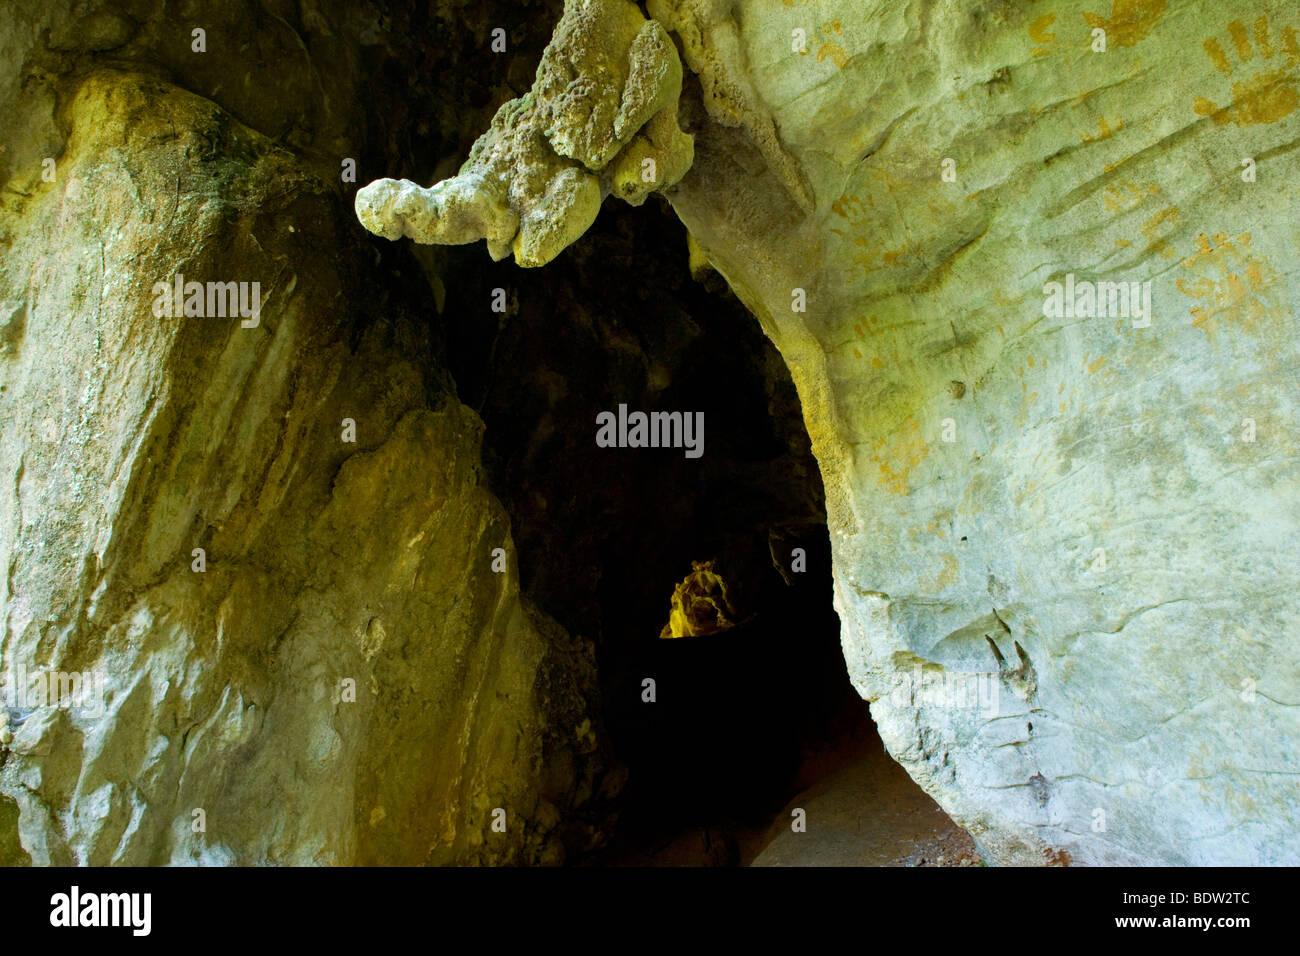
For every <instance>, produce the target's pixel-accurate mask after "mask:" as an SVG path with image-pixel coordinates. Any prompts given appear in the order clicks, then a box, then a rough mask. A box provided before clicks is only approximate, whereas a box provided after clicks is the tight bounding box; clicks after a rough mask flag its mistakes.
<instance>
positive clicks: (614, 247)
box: [422, 197, 946, 865]
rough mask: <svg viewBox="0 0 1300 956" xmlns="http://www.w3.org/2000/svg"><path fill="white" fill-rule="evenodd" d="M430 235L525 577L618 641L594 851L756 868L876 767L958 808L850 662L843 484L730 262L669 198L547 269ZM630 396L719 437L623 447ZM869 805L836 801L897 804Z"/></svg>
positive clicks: (606, 669) (606, 858)
mask: <svg viewBox="0 0 1300 956" xmlns="http://www.w3.org/2000/svg"><path fill="white" fill-rule="evenodd" d="M422 254H423V255H428V256H432V257H434V258H435V259H437V260H438V261H435V262H433V263H431V270H430V271H432V272H433V274H435V275H436V274H442V275H448V276H454V277H455V279H454V281H453V282H448V283H446V284H445V288H444V289H443V290H441V291H443V292H445V300H444V301H443V302H442V303H441V305H440V312H441V316H440V318H439V320H438V322H439V326H440V328H441V329H442V331H443V335H444V336H445V345H446V352H447V357H448V363H447V364H448V367H449V368H450V370H451V372H452V374H453V376H454V378H455V380H456V383H457V388H458V391H459V395H460V398H461V400H462V401H463V402H464V403H465V404H467V405H469V406H470V407H472V408H474V409H476V410H477V411H478V413H479V414H480V416H481V417H482V418H483V420H484V422H485V423H486V426H487V428H486V434H485V439H484V449H483V462H484V466H485V469H486V471H487V474H488V482H489V485H490V486H491V487H492V489H493V491H494V492H495V493H496V494H497V495H498V496H499V497H500V498H501V500H502V501H503V503H504V504H505V506H506V508H507V510H508V511H509V513H510V517H511V525H512V531H513V535H514V540H515V544H516V547H517V549H518V565H519V570H520V577H521V584H522V587H523V590H524V592H525V593H526V594H527V595H528V596H529V597H530V598H531V599H532V600H533V601H535V602H536V603H537V604H538V605H539V606H540V607H541V608H543V609H544V610H545V611H546V612H547V613H549V614H550V615H551V616H553V617H554V618H555V619H556V620H558V621H559V622H560V624H562V625H563V626H564V627H565V628H566V629H567V630H568V631H569V632H570V634H575V635H581V636H583V637H585V638H588V639H590V640H592V641H593V642H594V644H595V648H596V657H597V665H598V671H599V685H600V688H599V689H600V698H601V700H600V712H601V721H600V724H601V727H600V728H599V730H600V732H601V735H602V737H603V739H604V740H605V743H606V745H607V746H608V748H609V750H610V753H609V754H608V757H609V761H610V768H611V769H610V771H609V773H608V774H607V775H606V779H605V781H604V784H603V785H602V787H601V792H602V794H604V795H605V797H606V798H607V799H606V802H605V805H604V807H603V811H602V812H603V813H604V815H603V817H602V820H601V823H600V824H599V826H600V828H601V830H602V832H603V833H604V834H605V836H606V837H607V838H608V839H607V841H606V842H605V844H604V845H603V846H596V847H592V846H588V847H584V848H580V849H578V850H577V851H576V852H571V853H570V854H569V859H570V861H577V862H590V863H604V864H620V863H629V864H637V863H641V864H701V865H703V864H713V865H718V864H721V865H728V864H747V863H750V862H754V861H758V862H764V859H763V853H764V847H765V846H768V845H769V844H770V845H771V846H772V847H773V848H774V849H773V852H774V853H776V857H775V858H774V861H776V862H779V861H780V860H781V859H782V858H783V857H782V854H785V855H786V856H789V854H790V853H791V852H793V851H795V850H796V849H797V847H796V846H795V845H791V846H786V845H785V843H783V842H782V840H781V837H780V834H781V833H793V830H792V828H791V823H792V822H793V821H792V818H791V817H790V812H791V810H790V808H789V807H788V806H787V805H788V804H789V803H790V801H791V800H792V799H794V798H795V797H796V796H797V795H799V794H800V793H801V792H805V791H807V790H808V788H810V787H816V786H818V785H825V784H826V783H827V781H830V780H832V779H833V777H834V775H835V774H837V773H841V772H844V771H846V770H847V769H851V768H853V767H858V768H862V767H864V766H866V764H867V762H869V761H872V760H876V761H877V762H878V763H879V764H880V765H881V766H884V765H888V767H892V769H893V771H894V772H896V774H897V777H901V781H902V782H905V784H906V785H907V786H910V788H911V790H912V791H913V792H914V795H920V797H921V798H922V800H923V801H924V803H923V804H918V805H919V806H921V808H922V810H924V811H925V812H926V813H930V812H932V811H933V812H937V808H936V807H934V806H933V804H932V803H931V802H930V801H929V799H928V798H927V797H924V795H923V794H921V792H920V790H919V789H918V788H916V787H915V785H914V784H912V782H911V781H910V779H908V778H907V776H906V774H905V773H904V772H903V771H902V769H901V768H899V767H898V766H897V765H896V764H893V762H892V761H890V760H889V759H888V757H887V756H885V755H884V753H883V749H882V747H881V745H880V741H879V738H878V737H877V735H876V732H875V728H874V725H873V723H872V721H871V720H870V717H869V714H868V711H867V705H866V703H865V702H864V701H862V700H861V698H860V697H859V696H858V695H857V694H856V693H855V692H854V690H853V688H852V687H851V685H850V683H849V680H848V676H847V674H846V672H845V665H844V659H843V655H842V653H841V649H840V643H839V621H838V618H837V616H836V614H835V612H834V610H833V608H832V584H831V567H830V546H829V539H828V536H827V531H826V517H825V504H824V499H823V491H822V486H821V477H820V473H819V471H818V468H817V464H816V461H815V459H814V458H813V456H812V453H811V448H810V442H809V439H808V435H807V432H806V430H805V428H804V424H803V418H802V412H801V409H800V406H799V400H798V396H797V394H796V392H795V389H794V386H793V384H792V383H791V381H790V377H789V374H788V372H787V370H786V368H785V365H784V362H783V361H782V359H781V358H780V356H779V355H778V354H777V352H776V350H775V349H774V348H773V346H772V345H771V343H770V342H769V341H768V340H767V339H766V337H765V336H764V335H763V333H762V331H761V329H760V327H759V325H758V323H757V322H755V321H754V319H753V317H752V316H750V315H749V313H748V312H747V311H746V310H745V309H744V307H743V306H742V305H741V304H740V303H739V302H738V301H737V300H736V299H735V298H734V296H732V295H731V294H730V292H729V290H728V289H727V288H726V285H725V283H723V282H722V280H721V279H720V277H717V276H716V275H712V274H697V276H696V277H692V275H691V274H690V270H689V268H688V254H687V238H686V232H685V229H684V228H683V226H682V225H681V223H680V222H679V221H678V220H677V218H676V216H675V215H674V214H673V212H672V210H671V208H670V207H668V205H667V203H665V202H663V201H662V200H661V199H660V198H659V197H654V198H652V199H651V200H650V201H649V202H647V203H646V204H645V205H644V206H643V207H641V208H639V209H630V208H628V207H626V206H623V205H622V204H619V203H610V204H607V205H606V206H605V208H604V209H603V211H602V212H601V215H600V217H599V219H598V220H597V223H596V224H595V226H593V228H592V229H591V230H589V232H588V233H587V235H586V236H584V237H583V238H582V239H581V240H580V241H579V242H577V243H575V244H574V245H573V246H571V247H570V248H569V249H567V250H566V251H565V252H564V253H563V254H562V255H561V256H560V257H559V258H558V259H556V260H555V261H554V262H552V263H550V264H549V265H548V266H546V267H545V268H544V269H534V270H523V269H519V268H518V267H516V266H515V265H514V264H513V263H511V262H509V261H507V262H503V263H492V262H491V261H490V260H489V259H488V258H487V257H486V256H484V255H483V250H482V248H481V247H479V246H473V247H468V248H464V249H456V248H452V249H437V250H423V251H422ZM498 290H500V291H498ZM493 303H495V304H496V305H497V306H498V308H500V307H501V305H502V304H504V311H493V310H492V304H493ZM620 406H625V407H626V409H627V410H634V411H644V412H647V413H651V412H680V413H682V415H683V416H686V415H696V416H698V415H701V414H702V416H703V418H702V421H703V428H704V435H703V454H702V455H699V456H692V455H689V454H686V453H685V450H684V449H683V448H681V447H676V448H672V447H668V448H665V447H658V448H652V447H601V444H606V445H607V444H608V442H604V443H599V444H598V442H597V440H596V438H597V420H598V416H601V415H602V413H609V412H616V413H619V414H620V416H621V415H622V414H623V412H622V411H620ZM692 576H694V577H692ZM692 580H694V581H695V586H694V591H692V587H693V586H692V585H691V581H692ZM701 582H703V583H701ZM674 595H676V609H677V613H675V614H674V613H672V611H673V607H674ZM674 635H677V636H674ZM873 766H875V765H874V764H873ZM885 769H886V771H887V770H888V768H885ZM883 779H885V778H884V777H882V776H881V773H879V772H875V771H873V772H871V773H868V774H867V783H868V785H875V786H877V787H879V786H880V781H881V780H883ZM871 781H875V784H871ZM895 782H896V783H897V782H899V781H898V780H897V779H895ZM854 786H856V787H857V791H856V796H855V797H854V799H857V800H859V801H861V800H863V799H865V800H868V801H871V800H881V801H884V800H892V801H893V802H894V803H895V804H898V803H899V801H898V794H897V793H883V792H882V793H877V794H876V795H875V796H874V797H873V796H870V795H869V794H868V795H865V796H864V793H865V791H864V790H863V784H862V782H861V781H859V782H858V783H856V784H854ZM868 789H869V786H868ZM596 802H599V801H596ZM851 804H852V801H850V803H849V806H850V809H849V810H844V809H843V808H841V809H840V810H838V811H833V812H834V813H839V814H840V815H841V816H843V815H844V814H845V813H848V814H849V815H850V816H852V813H853V812H859V813H867V812H875V811H879V810H880V808H878V807H867V806H863V807H860V808H859V809H858V810H857V811H853V810H852V808H851ZM900 805H901V804H900ZM939 815H940V816H941V817H942V814H941V813H940V814H939ZM877 816H879V813H877ZM896 816H897V815H896ZM943 819H945V820H946V818H943ZM825 822H826V818H825V817H824V816H823V817H822V818H815V819H813V820H812V821H811V822H810V823H809V832H810V833H818V832H823V833H829V832H830V831H829V829H823V830H822V831H819V830H818V827H822V826H823V824H825ZM894 822H895V824H896V825H897V826H898V827H899V828H900V832H902V831H904V830H906V829H907V827H906V825H905V824H906V821H901V820H895V821H894ZM934 823H935V821H929V824H928V825H931V827H932V828H933V825H934ZM853 826H857V824H856V823H854V824H852V826H850V827H849V830H845V831H844V833H849V832H851V831H852V828H853ZM921 829H924V827H922V828H921ZM811 840H812V838H809V841H808V842H806V843H805V844H802V845H801V846H802V847H803V848H805V849H806V848H808V847H810V846H811V845H812V842H811ZM840 842H841V843H844V844H846V846H845V847H844V849H845V851H846V852H847V853H849V855H850V856H851V851H852V842H853V841H852V839H851V838H850V837H848V836H844V834H843V833H842V834H841V837H840ZM777 851H779V852H777ZM800 852H802V850H800ZM931 855H934V854H931ZM769 856H770V854H769ZM797 857H798V853H796V854H795V858H793V859H792V860H791V861H792V862H800V860H799V859H798V858H797ZM804 862H807V861H804ZM858 862H882V861H880V860H873V861H864V860H861V859H859V860H858Z"/></svg>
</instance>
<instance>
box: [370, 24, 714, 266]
mask: <svg viewBox="0 0 1300 956" xmlns="http://www.w3.org/2000/svg"><path fill="white" fill-rule="evenodd" d="M681 84H682V66H681V61H680V60H679V59H678V56H677V50H676V48H675V47H674V46H673V44H672V41H671V40H670V39H669V38H668V35H667V33H666V32H665V31H664V28H663V27H662V26H661V25H660V24H659V23H658V22H657V21H655V20H647V19H646V18H645V17H644V16H643V15H642V13H641V11H640V9H639V8H638V7H637V5H636V4H634V3H632V2H630V0H570V2H568V3H566V4H565V10H564V16H563V17H562V18H561V20H560V23H559V25H558V26H557V27H556V32H555V38H554V39H553V40H552V41H551V44H550V46H548V47H547V49H546V52H545V53H544V54H543V56H542V62H541V65H540V66H539V67H538V72H537V81H536V83H534V85H533V88H532V90H531V91H530V92H529V93H527V94H526V95H524V96H522V97H520V98H519V99H516V100H511V101H510V102H508V103H506V104H505V105H503V106H502V107H501V109H500V110H498V111H497V114H496V116H495V118H494V119H493V120H492V127H491V129H490V130H489V131H488V132H487V133H485V134H484V135H483V136H482V137H481V138H480V139H479V140H478V142H477V143H475V144H474V149H473V150H472V151H471V152H470V156H469V159H468V160H467V161H466V163H465V165H464V166H463V167H462V168H461V170H460V172H459V173H457V175H456V176H454V177H452V178H450V179H446V180H443V181H442V182H440V183H437V184H436V185H434V186H432V187H431V188H428V189H425V188H423V187H420V186H418V185H416V184H415V183H413V182H411V181H409V180H392V179H381V180H378V181H376V182H373V183H371V184H370V185H369V186H366V187H365V188H364V189H362V190H360V191H359V192H358V193H357V198H356V209H357V216H358V218H359V219H360V220H361V222H362V224H363V225H365V227H366V228H367V229H369V230H370V231H371V232H374V233H376V234H377V235H381V236H384V237H385V238H387V239H396V238H399V237H401V236H407V237H409V238H411V239H414V240H416V241H417V242H425V243H442V244H453V245H454V244H459V243H465V242H474V241H476V240H478V239H486V240H487V247H488V251H489V252H490V253H491V255H492V258H493V259H497V260H500V259H503V258H505V257H506V256H507V255H509V254H510V253H511V252H512V251H513V253H514V256H515V261H516V262H517V263H518V264H519V265H521V266H540V265H545V264H546V263H547V262H550V261H551V260H552V259H554V258H555V256H556V255H558V254H559V253H560V251H561V250H563V249H564V248H565V247H566V246H568V245H569V244H570V243H572V242H573V241H574V240H575V239H577V238H578V237H579V236H581V235H582V234H583V233H584V232H586V231H587V228H588V227H589V226H590V225H591V224H592V222H593V221H594V220H595V218H596V214H597V213H598V212H599V211H600V204H601V201H602V200H603V199H604V197H605V196H606V195H608V194H610V193H613V194H614V195H615V196H618V197H619V198H621V199H623V200H625V201H627V202H629V203H631V204H633V205H639V204H640V203H641V202H643V201H644V200H645V197H646V196H647V195H648V194H649V193H650V192H651V191H653V190H662V189H665V188H668V187H670V186H672V185H673V184H674V183H676V182H677V181H678V180H679V179H681V177H682V174H683V173H685V171H686V170H687V168H688V167H689V166H690V164H691V158H692V155H693V150H692V143H691V138H690V137H689V136H687V135H686V134H684V133H683V132H682V131H681V130H680V129H679V128H678V126H677V99H678V95H679V93H680V91H681Z"/></svg>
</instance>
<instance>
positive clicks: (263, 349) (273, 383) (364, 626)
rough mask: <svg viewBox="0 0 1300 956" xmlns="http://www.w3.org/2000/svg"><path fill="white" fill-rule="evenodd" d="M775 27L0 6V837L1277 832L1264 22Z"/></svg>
mask: <svg viewBox="0 0 1300 956" xmlns="http://www.w3.org/2000/svg"><path fill="white" fill-rule="evenodd" d="M813 6H814V7H815V8H816V16H814V15H813V13H814V11H813V9H812V8H810V7H809V5H808V4H806V3H798V2H788V3H784V4H780V5H759V4H748V3H733V2H731V0H646V2H644V3H636V2H632V0H523V2H521V3H517V4H498V3H475V2H470V0H396V2H393V3H387V4H382V5H376V4H371V3H365V2H356V3H353V2H345V0H337V2H334V0H318V2H302V3H295V2H286V0H232V2H229V3H223V4H212V5H206V4H189V3H186V4H171V3H166V2H164V0H57V2H54V3H51V4H47V5H12V4H11V5H9V6H8V7H6V9H5V10H4V12H3V13H0V123H2V124H3V129H0V133H2V134H3V135H0V253H2V255H0V418H2V420H3V422H4V428H3V430H0V567H2V568H4V569H5V574H4V577H3V581H2V582H0V588H2V593H0V617H2V619H3V632H2V633H0V695H2V696H3V698H4V705H3V706H0V862H3V863H4V864H6V865H10V864H13V865H26V864H31V865H34V866H44V867H61V866H72V865H76V866H163V865H199V866H214V867H231V866H249V865H274V866H306V865H312V866H382V865H389V866H406V865H428V866H462V865H484V866H505V865H527V866H555V865H567V866H572V867H582V868H594V867H601V866H638V865H680V864H685V865H694V866H746V865H756V866H767V865H786V864H790V865H808V864H828V865H829V864H847V865H855V864H856V865H862V864H873V865H904V866H930V865H943V866H961V865H978V864H981V863H987V864H991V865H1016V866H1043V865H1048V866H1056V865H1083V866H1114V865H1123V866H1128V865H1151V864H1159V865H1185V866H1201V865H1219V864H1249V865H1258V864H1278V863H1292V862H1294V861H1295V860H1296V859H1297V858H1298V856H1297V854H1300V844H1297V839H1300V837H1298V836H1297V834H1300V827H1296V826H1295V821H1296V818H1297V801H1296V794H1295V790H1294V787H1293V785H1292V780H1293V778H1294V776H1295V774H1296V773H1297V772H1300V771H1297V769H1296V766H1295V753H1294V746H1293V744H1294V741H1295V740H1296V739H1300V725H1297V715H1300V710H1297V708H1296V707H1295V704H1294V702H1295V699H1296V693H1295V688H1296V679H1295V675H1296V674H1297V673H1300V671H1298V670H1297V668H1296V666H1295V665H1296V643H1295V642H1294V641H1293V640H1290V638H1289V635H1290V634H1291V632H1292V628H1291V622H1293V621H1294V620H1295V618H1296V616H1297V614H1300V609H1298V608H1297V607H1296V597H1295V595H1296V594H1297V593H1300V589H1297V588H1295V587H1293V586H1292V585H1293V582H1294V579H1295V562H1294V541H1295V540H1296V535H1297V533H1298V531H1297V527H1296V523H1297V514H1300V512H1297V510H1296V509H1295V508H1294V507H1293V504H1294V499H1295V489H1296V484H1295V480H1294V474H1293V471H1294V470H1293V468H1292V467H1291V466H1292V465H1293V464H1294V462H1295V460H1296V458H1297V455H1296V446H1295V439H1294V435H1293V431H1294V430H1293V429H1292V428H1290V426H1289V424H1288V423H1290V422H1293V421H1294V420H1295V419H1296V414H1297V406H1296V394H1295V390H1294V388H1293V385H1294V374H1293V369H1294V367H1295V366H1296V364H1297V361H1298V360H1297V356H1296V350H1297V348H1300V345H1298V344H1297V343H1300V339H1298V338H1297V337H1296V336H1295V335H1294V325H1295V310H1294V304H1293V303H1294V293H1293V290H1294V289H1295V288H1296V284H1297V282H1298V281H1300V279H1298V278H1297V263H1300V233H1298V232H1297V231H1296V230H1295V228H1294V226H1293V223H1294V222H1296V221H1297V220H1298V219H1300V217H1298V216H1297V215H1295V214H1294V213H1296V210H1295V208H1294V207H1295V205H1296V201H1297V200H1296V194H1295V193H1294V190H1293V189H1290V188H1289V186H1288V184H1289V183H1290V182H1291V181H1292V179H1293V176H1292V175H1291V174H1292V173H1293V171H1294V170H1293V166H1294V148H1293V144H1294V143H1295V142H1297V141H1298V140H1297V124H1300V94H1298V93H1297V89H1300V72H1298V71H1300V48H1297V47H1296V44H1295V24H1294V23H1293V19H1294V18H1293V17H1292V16H1291V13H1292V11H1291V10H1290V9H1289V8H1288V7H1287V4H1286V3H1285V2H1283V0H1249V2H1247V0H1234V2H1232V3H1229V4H1227V5H1226V6H1225V5H1218V4H1207V3H1200V2H1198V0H1169V2H1168V3H1165V2H1163V0H1161V2H1152V3H1127V2H1123V0H1099V2H1098V3H1096V4H1091V3H1083V4H1082V5H1081V6H1080V7H1079V9H1077V10H1076V9H1073V8H1071V9H1070V11H1069V12H1068V16H1067V15H1065V14H1062V13H1061V11H1059V10H1058V11H1047V12H1039V11H1030V10H1028V9H1025V8H1024V5H1017V4H1014V3H1007V2H1002V0H979V2H973V3H971V4H966V5H960V4H959V5H956V6H954V7H953V9H952V10H950V11H947V10H946V11H945V13H944V15H943V16H937V15H932V13H933V10H932V6H933V5H931V4H928V3H917V4H912V3H908V4H884V3H881V4H872V5H868V6H869V9H864V8H862V5H860V4H858V5H855V4H853V3H852V2H848V0H825V2H819V3H818V4H816V5H813ZM1107 8H1108V9H1109V12H1107ZM814 20H816V21H817V22H813V21H814ZM1247 24H1249V28H1248V26H1247ZM1193 34H1194V35H1195V38H1196V41H1197V42H1196V43H1194V44H1193V48H1194V51H1193V55H1192V56H1191V58H1190V61H1189V57H1188V54H1187V51H1186V50H1185V49H1184V46H1185V42H1184V41H1185V40H1186V38H1187V37H1188V36H1192V35H1193ZM1265 210H1268V211H1269V212H1270V215H1267V216H1266V215H1264V211H1265ZM191 283H192V284H193V285H192V288H193V289H194V290H195V292H194V297H193V300H192V304H191V299H190V294H189V291H188V290H189V289H190V288H191V285H190V284H191ZM1103 289H1105V290H1107V295H1104V296H1103V295H1102V294H1101V290H1103ZM176 290H180V291H179V292H177V291H176ZM1079 290H1087V295H1086V296H1083V297H1081V298H1079V299H1078V301H1075V302H1073V303H1062V302H1061V296H1062V295H1070V296H1072V295H1074V294H1075V293H1077V292H1079ZM1122 290H1130V292H1131V293H1132V294H1131V295H1129V296H1128V297H1127V298H1124V297H1122V296H1120V295H1119V292H1121V291H1122ZM1094 292H1095V293H1096V294H1095V295H1094V294H1093V293H1094ZM1139 293H1140V294H1139ZM182 300H183V301H182ZM1139 302H1140V308H1139V307H1138V303H1139ZM1126 303H1127V304H1126ZM1063 304H1064V305H1065V308H1062V307H1061V306H1062V305H1063ZM1287 502H1292V504H1291V505H1288V504H1287ZM1135 687H1139V688H1141V693H1135V692H1134V688H1135ZM51 688H54V690H51ZM935 688H938V690H937V692H934V693H931V691H932V690H934V689H935ZM972 690H974V691H975V693H971V691H972ZM1189 834H1190V835H1191V836H1189Z"/></svg>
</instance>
